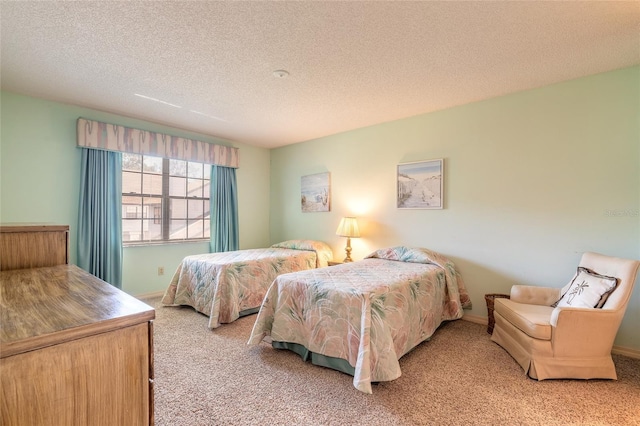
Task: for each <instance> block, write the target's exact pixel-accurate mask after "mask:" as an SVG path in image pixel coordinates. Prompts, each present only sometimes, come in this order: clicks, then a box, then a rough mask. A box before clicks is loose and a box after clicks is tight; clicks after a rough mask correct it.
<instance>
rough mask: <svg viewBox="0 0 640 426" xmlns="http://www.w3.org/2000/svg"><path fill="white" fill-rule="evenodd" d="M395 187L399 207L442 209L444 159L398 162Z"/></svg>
mask: <svg viewBox="0 0 640 426" xmlns="http://www.w3.org/2000/svg"><path fill="white" fill-rule="evenodd" d="M396 188H397V193H396V206H397V208H399V209H443V208H444V160H443V159H442V158H439V159H435V160H425V161H415V162H412V163H401V164H398V168H397V173H396Z"/></svg>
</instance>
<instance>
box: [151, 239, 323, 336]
mask: <svg viewBox="0 0 640 426" xmlns="http://www.w3.org/2000/svg"><path fill="white" fill-rule="evenodd" d="M332 257H333V253H332V251H331V248H330V247H329V246H328V245H326V244H325V243H323V242H320V241H313V240H289V241H283V242H281V243H278V244H274V245H272V246H271V247H268V248H260V249H249V250H237V251H228V252H222V253H208V254H199V255H193V256H187V257H185V258H184V259H183V260H182V262H181V263H180V265H179V266H178V268H177V270H176V272H175V274H174V275H173V278H172V279H171V283H170V284H169V287H168V288H167V290H166V291H165V294H164V297H163V298H162V301H161V303H162V304H163V305H167V306H191V307H193V308H194V309H195V310H196V311H198V312H201V313H203V314H205V315H207V316H208V317H209V328H217V327H219V326H220V324H224V323H230V322H233V321H235V320H236V319H238V318H240V317H241V316H244V315H249V314H253V313H256V312H257V311H258V309H259V308H260V304H261V303H262V300H263V299H264V296H265V293H266V292H267V289H268V288H269V286H270V285H271V283H272V282H273V280H274V279H275V278H276V277H277V276H278V275H280V274H286V273H288V272H295V271H301V270H305V269H311V268H322V267H325V266H327V262H328V261H329V260H331V259H332Z"/></svg>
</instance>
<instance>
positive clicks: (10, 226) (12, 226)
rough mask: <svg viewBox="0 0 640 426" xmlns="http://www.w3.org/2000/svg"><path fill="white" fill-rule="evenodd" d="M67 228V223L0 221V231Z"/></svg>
mask: <svg viewBox="0 0 640 426" xmlns="http://www.w3.org/2000/svg"><path fill="white" fill-rule="evenodd" d="M68 230H69V225H57V224H54V223H26V222H25V223H0V232H60V231H68Z"/></svg>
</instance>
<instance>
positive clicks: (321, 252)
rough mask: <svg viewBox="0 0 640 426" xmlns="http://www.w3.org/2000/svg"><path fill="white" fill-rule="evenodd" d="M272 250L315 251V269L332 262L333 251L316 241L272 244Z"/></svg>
mask: <svg viewBox="0 0 640 426" xmlns="http://www.w3.org/2000/svg"><path fill="white" fill-rule="evenodd" d="M271 247H273V248H285V249H292V250H306V251H315V252H316V255H317V260H316V267H317V268H322V267H325V266H327V265H328V262H329V261H330V260H333V251H332V250H331V247H329V246H328V245H327V244H325V243H323V242H322V241H316V240H287V241H282V242H279V243H276V244H273V245H272V246H271Z"/></svg>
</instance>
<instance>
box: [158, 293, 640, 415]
mask: <svg viewBox="0 0 640 426" xmlns="http://www.w3.org/2000/svg"><path fill="white" fill-rule="evenodd" d="M145 301H146V302H147V303H149V304H150V305H151V306H154V307H156V321H155V323H154V340H155V420H156V425H158V426H169V425H171V426H177V425H189V426H194V425H462V424H465V425H640V360H637V359H632V358H628V357H623V356H614V361H615V363H616V368H617V372H618V380H617V381H609V380H590V381H581V380H547V381H542V382H538V381H534V380H531V379H529V378H527V377H526V376H525V375H524V373H523V371H522V369H521V368H520V367H519V366H518V365H517V364H516V362H515V361H514V360H513V359H512V358H511V357H510V356H509V354H508V353H507V352H505V351H504V350H503V349H502V348H501V347H499V346H498V345H496V344H495V343H493V342H491V341H490V340H489V335H488V334H487V332H486V327H485V326H482V325H478V324H474V323H470V322H468V321H462V320H458V321H454V322H450V323H446V324H443V325H442V326H441V327H440V328H439V329H438V330H437V331H436V333H435V335H434V336H433V338H432V339H431V340H430V341H428V342H425V343H423V344H421V345H419V346H418V347H417V348H415V349H414V350H413V351H411V352H410V353H409V354H407V355H406V356H404V357H403V358H402V359H401V360H400V367H401V368H402V376H401V377H400V378H399V379H397V380H394V381H392V382H385V383H380V384H378V385H374V387H373V394H372V395H367V394H363V393H361V392H359V391H357V390H356V389H355V388H354V387H353V385H352V377H350V376H348V375H346V374H342V373H339V372H336V371H333V370H330V369H326V368H322V367H318V366H314V365H312V364H310V363H305V362H303V361H302V360H301V359H300V357H298V356H297V355H295V354H294V353H292V352H289V351H279V350H275V349H272V348H271V346H270V345H268V344H267V343H262V344H261V345H259V346H257V347H249V346H247V345H246V342H247V339H248V337H249V334H250V332H251V328H252V326H253V323H254V321H255V315H251V316H248V317H245V318H241V319H240V320H238V321H236V322H234V323H232V324H225V325H223V326H222V327H219V328H217V329H215V330H210V329H208V328H207V321H208V318H207V317H205V316H204V315H201V314H199V313H197V312H195V311H194V310H193V309H191V308H186V307H185V308H172V307H162V306H160V304H159V301H160V298H159V297H156V298H151V299H146V300H145Z"/></svg>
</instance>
